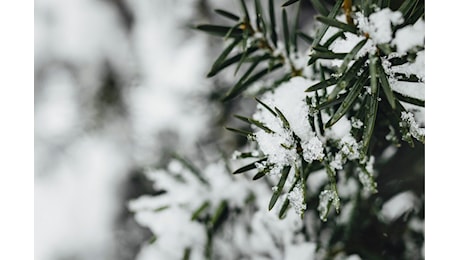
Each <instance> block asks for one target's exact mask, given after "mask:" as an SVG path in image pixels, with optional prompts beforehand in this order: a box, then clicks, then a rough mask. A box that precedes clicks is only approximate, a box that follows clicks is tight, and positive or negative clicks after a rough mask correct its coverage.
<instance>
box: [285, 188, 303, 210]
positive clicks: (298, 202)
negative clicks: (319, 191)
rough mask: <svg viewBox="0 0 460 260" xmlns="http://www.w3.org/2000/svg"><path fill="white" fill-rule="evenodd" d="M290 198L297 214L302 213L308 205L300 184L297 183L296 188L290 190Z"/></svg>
mask: <svg viewBox="0 0 460 260" xmlns="http://www.w3.org/2000/svg"><path fill="white" fill-rule="evenodd" d="M288 199H289V203H291V205H292V207H294V210H295V212H296V213H297V214H299V215H302V214H303V212H304V211H305V210H306V209H307V205H305V203H304V201H303V192H302V187H301V186H300V185H296V186H295V187H294V189H293V190H292V191H291V192H289V194H288Z"/></svg>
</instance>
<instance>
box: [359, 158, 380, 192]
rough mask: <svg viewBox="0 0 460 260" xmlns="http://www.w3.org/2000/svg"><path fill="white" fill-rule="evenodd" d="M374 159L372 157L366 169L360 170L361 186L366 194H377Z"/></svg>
mask: <svg viewBox="0 0 460 260" xmlns="http://www.w3.org/2000/svg"><path fill="white" fill-rule="evenodd" d="M373 165H374V157H373V156H371V157H370V158H369V160H368V161H367V163H366V166H365V168H364V169H361V168H358V178H359V181H360V182H361V184H362V185H363V190H364V192H365V193H376V192H377V183H376V182H375V181H374V178H373V172H374V169H373V168H374V167H373Z"/></svg>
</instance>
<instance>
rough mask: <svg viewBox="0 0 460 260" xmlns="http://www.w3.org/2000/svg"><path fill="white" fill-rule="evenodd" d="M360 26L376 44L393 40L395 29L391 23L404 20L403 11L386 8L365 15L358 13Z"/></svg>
mask: <svg viewBox="0 0 460 260" xmlns="http://www.w3.org/2000/svg"><path fill="white" fill-rule="evenodd" d="M356 16H357V21H358V25H357V26H358V28H359V29H360V30H361V31H362V32H363V33H367V34H368V35H369V37H370V38H371V39H372V41H373V42H374V43H375V44H381V43H388V42H390V41H391V40H392V38H393V37H392V34H393V30H392V29H391V25H398V24H402V23H403V22H404V19H403V17H402V13H401V12H399V11H395V12H394V11H392V10H391V9H390V8H385V9H382V10H380V11H376V12H374V13H372V14H371V15H369V18H367V17H365V16H364V15H363V14H362V13H359V12H358V13H356Z"/></svg>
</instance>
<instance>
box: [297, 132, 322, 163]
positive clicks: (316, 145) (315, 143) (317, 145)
mask: <svg viewBox="0 0 460 260" xmlns="http://www.w3.org/2000/svg"><path fill="white" fill-rule="evenodd" d="M302 149H303V158H304V159H305V161H306V162H308V163H311V162H312V161H314V160H322V159H323V157H324V153H323V149H324V148H323V143H321V141H320V140H319V139H318V137H316V136H315V137H313V138H312V139H310V140H309V141H308V142H307V143H302Z"/></svg>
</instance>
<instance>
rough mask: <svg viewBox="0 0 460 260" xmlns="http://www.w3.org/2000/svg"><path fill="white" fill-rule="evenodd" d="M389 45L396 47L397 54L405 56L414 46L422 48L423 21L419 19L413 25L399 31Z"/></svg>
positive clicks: (423, 38)
mask: <svg viewBox="0 0 460 260" xmlns="http://www.w3.org/2000/svg"><path fill="white" fill-rule="evenodd" d="M391 43H392V44H393V45H395V46H396V48H397V51H398V53H399V54H405V53H407V51H409V50H411V49H412V48H414V47H416V46H424V43H425V21H424V20H422V19H419V20H418V21H417V22H416V23H415V24H413V25H408V26H405V27H404V28H401V29H399V30H398V31H396V34H395V38H394V39H393V41H392V42H391Z"/></svg>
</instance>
